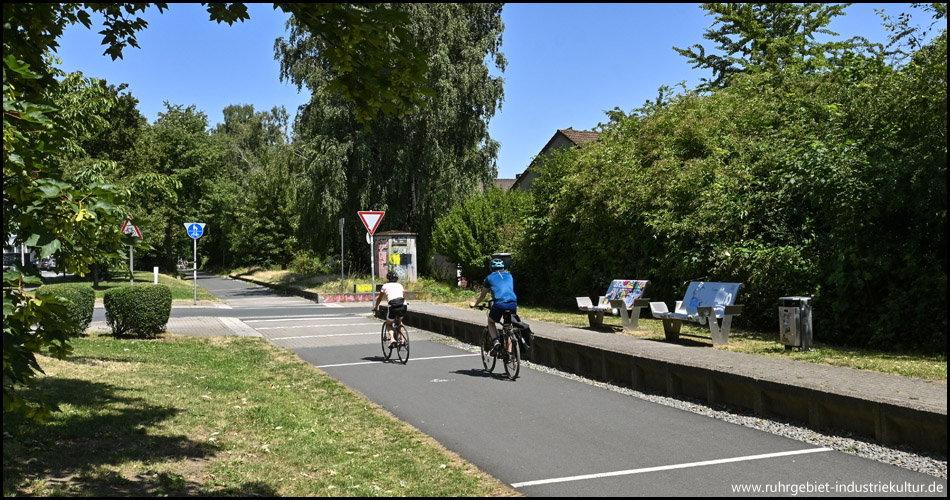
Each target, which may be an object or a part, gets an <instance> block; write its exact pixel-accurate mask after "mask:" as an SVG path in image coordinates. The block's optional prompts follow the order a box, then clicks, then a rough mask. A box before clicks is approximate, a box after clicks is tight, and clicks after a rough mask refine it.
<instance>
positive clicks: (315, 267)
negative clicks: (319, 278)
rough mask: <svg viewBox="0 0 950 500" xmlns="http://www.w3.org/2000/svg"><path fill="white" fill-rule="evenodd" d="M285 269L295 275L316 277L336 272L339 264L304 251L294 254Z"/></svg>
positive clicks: (331, 259)
mask: <svg viewBox="0 0 950 500" xmlns="http://www.w3.org/2000/svg"><path fill="white" fill-rule="evenodd" d="M287 267H288V268H289V269H290V270H291V271H293V272H295V273H297V274H309V275H318V274H329V273H332V272H333V271H335V270H338V269H339V263H338V262H334V261H333V258H332V257H330V258H321V257H320V256H319V255H313V253H312V252H309V251H306V250H304V251H298V252H296V253H295V254H294V258H293V260H291V261H290V265H288V266H287Z"/></svg>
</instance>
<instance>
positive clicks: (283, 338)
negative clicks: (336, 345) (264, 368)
mask: <svg viewBox="0 0 950 500" xmlns="http://www.w3.org/2000/svg"><path fill="white" fill-rule="evenodd" d="M258 330H264V328H258ZM351 335H379V332H365V333H327V334H324V335H300V336H298V337H275V338H272V339H270V340H294V339H317V338H322V337H349V336H351Z"/></svg>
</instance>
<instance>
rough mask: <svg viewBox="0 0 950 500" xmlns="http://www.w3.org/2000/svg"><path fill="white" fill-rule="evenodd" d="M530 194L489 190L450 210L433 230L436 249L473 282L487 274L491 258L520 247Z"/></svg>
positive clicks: (529, 203)
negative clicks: (460, 268)
mask: <svg viewBox="0 0 950 500" xmlns="http://www.w3.org/2000/svg"><path fill="white" fill-rule="evenodd" d="M530 206H531V196H530V193H528V192H524V191H512V192H505V191H502V190H501V189H497V188H494V187H493V188H491V189H488V190H487V191H485V192H484V193H482V194H479V195H477V196H473V197H472V198H469V199H468V200H466V201H465V202H464V203H460V204H457V205H455V206H454V207H452V209H451V210H449V212H448V213H447V214H445V215H443V216H441V217H439V218H438V219H437V220H436V222H435V229H434V230H433V241H434V245H435V250H436V251H437V252H439V253H440V254H442V255H445V256H446V257H448V258H449V260H451V261H452V262H456V263H458V264H459V265H460V266H462V276H465V277H466V278H467V279H468V280H469V281H470V282H472V283H474V282H476V280H480V279H481V278H483V277H484V276H485V275H487V274H488V262H489V261H490V260H491V255H492V254H493V253H498V252H513V251H514V250H516V249H519V248H521V246H522V245H521V239H522V236H523V234H524V232H525V224H524V220H525V217H526V216H527V215H528V211H529V208H530Z"/></svg>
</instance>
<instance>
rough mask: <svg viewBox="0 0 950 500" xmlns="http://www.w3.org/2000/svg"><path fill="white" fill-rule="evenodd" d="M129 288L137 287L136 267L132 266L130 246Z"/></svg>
mask: <svg viewBox="0 0 950 500" xmlns="http://www.w3.org/2000/svg"><path fill="white" fill-rule="evenodd" d="M129 286H135V266H133V265H132V245H129Z"/></svg>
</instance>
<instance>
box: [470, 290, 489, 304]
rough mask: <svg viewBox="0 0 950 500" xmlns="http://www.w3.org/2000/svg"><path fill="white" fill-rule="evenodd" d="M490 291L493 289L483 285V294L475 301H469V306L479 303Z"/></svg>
mask: <svg viewBox="0 0 950 500" xmlns="http://www.w3.org/2000/svg"><path fill="white" fill-rule="evenodd" d="M489 291H491V289H489V288H485V287H484V286H482V293H481V295H479V296H478V298H477V299H475V302H469V303H468V306H469V307H475V304H478V303H479V302H481V301H482V300H483V299H484V298H485V296H486V295H488V292H489Z"/></svg>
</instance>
